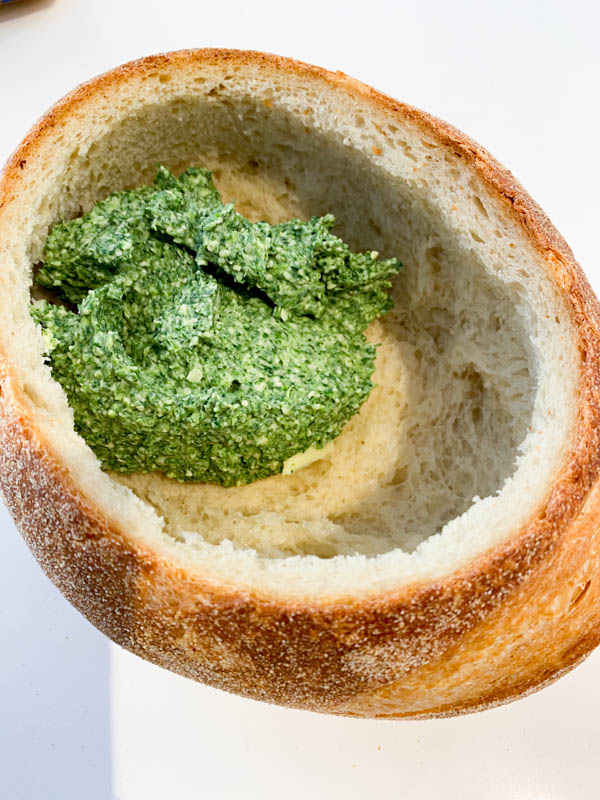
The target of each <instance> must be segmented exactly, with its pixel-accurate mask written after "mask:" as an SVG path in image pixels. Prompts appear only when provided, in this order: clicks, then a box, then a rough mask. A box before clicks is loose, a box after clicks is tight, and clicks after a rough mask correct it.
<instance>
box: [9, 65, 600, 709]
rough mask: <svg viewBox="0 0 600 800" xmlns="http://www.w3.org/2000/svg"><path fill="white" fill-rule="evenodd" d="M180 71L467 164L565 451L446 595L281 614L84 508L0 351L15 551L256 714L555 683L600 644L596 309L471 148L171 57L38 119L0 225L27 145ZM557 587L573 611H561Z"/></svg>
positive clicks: (434, 129) (453, 699) (351, 84)
mask: <svg viewBox="0 0 600 800" xmlns="http://www.w3.org/2000/svg"><path fill="white" fill-rule="evenodd" d="M196 62H197V63H202V64H207V63H209V64H220V63H223V64H225V63H227V64H235V65H237V66H240V67H244V66H245V65H251V66H253V67H255V68H256V67H258V68H260V69H265V70H267V71H271V72H272V71H274V70H277V71H279V72H282V71H283V72H286V71H287V72H289V73H293V74H295V75H301V76H302V77H303V78H304V79H305V80H307V81H325V82H327V83H328V84H330V85H331V86H333V87H335V88H336V89H337V90H338V91H339V92H340V93H342V94H344V93H345V94H346V95H347V96H349V97H360V98H362V99H363V100H366V101H368V102H369V103H371V104H372V105H373V107H376V108H378V109H380V110H384V111H385V112H386V114H388V115H389V116H390V118H394V117H396V118H397V119H398V120H400V121H402V120H407V119H409V120H411V121H412V122H414V123H417V124H418V125H419V126H420V127H421V129H422V131H423V134H424V135H425V136H427V137H429V138H430V139H431V140H433V141H435V142H437V143H440V144H442V145H444V146H445V147H448V148H450V149H451V150H452V152H453V153H454V154H455V155H456V156H458V157H460V158H463V159H465V161H466V162H467V163H468V164H470V165H471V167H472V169H473V170H475V171H476V172H477V174H478V175H479V176H480V177H481V178H482V179H483V180H484V181H485V182H486V184H487V185H488V186H489V187H490V189H491V190H492V191H493V192H494V194H495V195H496V196H497V197H498V198H500V199H501V201H502V202H503V203H504V204H505V206H506V208H507V209H508V210H509V213H510V214H511V215H512V217H513V218H514V219H515V220H517V221H518V222H519V224H520V226H521V229H522V231H523V234H524V235H525V236H527V237H528V238H529V240H530V241H531V242H532V243H533V244H534V246H535V247H536V248H537V250H538V252H539V254H540V263H543V264H545V265H546V267H547V269H548V270H549V274H550V275H551V278H552V280H553V281H554V282H555V283H556V285H557V287H558V288H559V290H560V292H561V294H562V295H563V296H564V298H565V299H566V301H567V303H568V307H569V310H570V313H571V319H572V324H573V326H574V327H575V328H576V330H577V336H578V339H579V350H580V354H581V365H580V368H581V382H580V400H579V419H578V424H577V428H576V431H575V433H574V435H573V442H572V448H571V452H570V454H569V457H568V459H567V462H566V464H565V466H564V468H563V470H562V472H561V474H560V475H559V476H558V478H557V480H556V482H555V484H554V486H553V487H552V491H551V492H550V494H549V496H548V498H547V501H546V503H545V504H544V505H543V507H542V508H540V509H539V511H538V513H537V514H536V515H535V516H534V517H532V518H531V519H530V520H529V521H528V523H527V524H526V525H525V526H524V527H523V528H522V529H521V530H520V531H515V533H514V535H513V536H512V537H511V539H510V541H509V542H508V543H507V544H505V545H503V546H500V547H497V548H494V549H492V550H490V551H488V552H487V553H485V554H484V555H483V556H481V557H480V558H479V559H478V560H477V561H476V562H473V563H471V564H469V565H468V566H467V567H466V568H464V569H463V570H460V571H458V572H456V573H454V574H453V575H452V576H450V577H449V578H448V579H446V580H442V581H439V582H438V583H435V584H421V585H411V586H408V587H403V588H402V589H401V590H398V591H397V592H396V593H393V592H389V593H386V594H382V595H373V596H369V597H368V598H363V599H361V600H356V601H355V602H339V601H338V602H331V601H329V602H326V601H320V602H317V601H315V602H313V603H308V602H303V601H300V600H291V599H290V600H288V601H286V600H285V599H282V598H281V597H280V596H278V597H275V596H269V594H268V593H267V592H262V593H260V596H259V594H258V593H250V592H247V591H239V590H236V589H235V588H232V587H227V586H220V585H218V584H216V583H210V584H209V583H208V582H207V581H206V580H203V579H201V578H200V577H199V576H197V575H194V574H191V573H187V572H185V571H184V570H182V569H181V568H179V567H177V566H176V565H175V564H174V563H171V562H168V561H166V560H165V559H164V558H161V557H159V556H158V555H157V554H156V553H153V552H151V551H150V549H149V548H148V547H147V546H145V545H143V544H141V543H140V542H138V541H134V540H133V539H132V538H130V537H129V536H128V533H127V531H125V530H123V529H122V528H121V527H120V525H119V523H118V520H110V519H108V518H106V516H105V515H103V514H101V513H100V512H99V511H97V510H96V509H94V508H93V506H92V504H91V503H90V501H89V499H87V498H86V497H85V496H84V495H83V494H82V492H81V491H80V490H79V489H78V488H77V487H76V486H75V485H74V484H73V482H72V481H71V479H70V478H69V476H68V475H67V473H66V470H65V469H64V468H63V467H61V462H60V455H59V454H57V453H55V452H53V451H52V450H51V448H50V447H49V445H48V444H47V443H45V442H44V441H43V439H42V437H41V436H40V434H39V432H38V431H37V429H36V426H35V420H33V419H30V418H29V417H28V415H27V412H26V408H27V406H26V404H25V403H24V402H23V398H21V397H20V395H19V392H18V390H17V389H16V388H15V382H14V381H12V380H11V365H10V363H8V362H7V360H6V358H4V357H3V354H1V353H0V380H1V383H0V390H1V396H0V487H1V489H2V492H3V495H4V498H5V501H6V504H7V506H8V508H9V509H10V511H11V513H12V515H13V517H14V519H15V522H16V524H17V526H18V527H19V529H20V530H21V531H22V532H23V535H24V537H25V539H26V541H27V543H28V545H29V546H30V548H31V550H32V551H33V553H34V554H35V556H36V557H37V559H38V560H39V561H40V564H41V565H42V567H43V568H44V570H45V571H46V573H47V574H48V575H49V577H50V578H51V579H52V580H53V581H54V582H55V583H56V585H57V586H58V587H59V588H60V589H61V591H63V593H64V594H65V596H66V597H67V598H68V599H69V600H70V601H71V602H72V603H73V604H74V605H75V606H76V607H77V608H79V609H80V610H81V611H82V613H84V614H85V615H86V617H88V619H90V620H91V621H92V622H93V623H94V624H95V625H96V626H97V627H99V628H100V629H101V630H102V631H103V632H105V633H106V634H107V635H108V636H110V637H111V638H112V639H113V640H114V641H116V642H118V643H119V644H121V645H122V646H124V647H126V648H128V649H130V650H132V651H133V652H135V653H137V654H139V655H141V656H143V657H144V658H147V659H149V660H151V661H153V662H155V663H157V664H160V665H162V666H164V667H167V668H169V669H171V670H173V671H175V672H178V673H180V674H182V675H186V676H188V677H192V678H195V679H197V680H201V681H204V682H206V683H209V684H211V685H213V686H217V687H220V688H223V689H226V690H228V691H233V692H237V693H240V694H244V695H246V696H249V697H254V698H257V699H261V700H266V701H270V702H275V703H282V704H287V705H294V706H298V707H304V708H311V709H318V710H322V711H323V710H326V711H331V712H334V713H343V714H354V715H369V716H390V717H392V716H419V717H423V716H429V715H447V714H455V713H459V712H461V711H467V710H475V709H477V708H480V707H487V706H489V705H492V704H496V703H499V702H505V701H507V700H509V699H513V698H515V697H518V696H519V695H521V694H523V693H526V692H528V691H531V690H533V689H534V688H535V687H536V686H541V685H543V684H545V683H547V682H549V681H551V680H552V679H554V678H556V677H558V676H559V675H560V674H562V672H564V671H565V670H566V669H568V668H570V667H571V666H572V665H574V664H575V663H577V662H578V661H579V660H581V659H582V658H583V657H584V656H585V654H586V653H587V652H589V650H590V649H591V648H593V647H595V646H596V645H597V644H598V642H599V641H600V623H599V620H598V611H597V610H596V609H598V607H599V604H598V597H597V595H598V592H599V591H600V589H598V586H597V583H598V582H597V581H595V580H594V579H593V576H594V573H595V570H596V569H597V566H598V539H599V534H600V523H598V522H596V520H597V519H598V518H600V514H599V513H598V512H599V511H600V508H599V506H600V490H599V489H598V474H599V470H600V441H599V439H600V406H599V403H598V400H599V397H600V369H599V366H598V365H599V355H600V353H599V345H598V341H599V336H598V333H599V327H600V316H599V315H600V308H599V306H598V302H597V300H596V298H595V297H594V295H593V293H592V291H591V289H590V287H589V285H588V283H587V281H586V279H585V276H584V275H583V273H582V271H581V269H580V267H579V266H578V264H577V263H576V262H575V260H574V258H573V255H572V253H571V251H570V250H569V248H568V246H567V245H566V243H565V242H564V240H563V239H562V238H561V236H560V235H559V234H558V232H557V231H556V230H555V229H554V228H553V226H552V225H551V223H550V222H549V220H548V219H547V218H546V217H545V215H544V214H543V212H542V211H541V210H540V209H539V207H538V206H537V205H536V204H535V203H534V202H533V201H532V200H531V198H530V197H529V196H528V195H527V194H526V193H525V191H524V190H523V189H522V188H521V187H520V186H519V184H518V183H517V182H516V181H515V180H514V178H513V177H512V175H511V174H510V173H509V172H508V171H506V170H505V169H504V168H503V167H501V166H500V165H499V164H498V163H497V162H496V161H495V160H494V159H493V158H492V157H491V156H490V155H489V154H488V153H487V152H486V151H485V150H483V148H481V147H480V146H479V145H477V144H476V143H474V142H472V141H470V140H469V139H468V138H467V137H465V136H464V135H463V134H461V133H460V132H458V131H456V130H455V129H454V128H452V127H451V126H449V125H447V124H446V123H444V122H441V121H439V120H436V119H435V118H433V117H430V116H429V115H427V114H425V113H423V112H421V111H418V110H417V109H414V108H412V107H410V106H407V105H404V104H401V103H399V102H397V101H395V100H393V99H391V98H389V97H386V96H384V95H382V94H380V93H378V92H376V91H375V90H374V89H371V88H370V87H367V86H365V85H364V84H361V83H359V82H358V81H355V80H352V79H350V78H348V77H347V76H345V75H344V74H342V73H331V72H327V71H325V70H322V69H319V68H316V67H312V66H309V65H307V64H303V63H300V62H296V61H291V60H287V59H282V58H280V57H277V56H272V55H266V54H261V53H253V52H241V51H230V50H197V51H180V52H176V53H171V54H166V55H159V56H152V57H149V58H147V59H142V60H140V61H136V62H132V63H130V64H127V65H124V66H122V67H119V68H118V69H116V70H114V71H112V72H110V73H107V74H105V75H102V76H100V77H99V78H96V79H94V80H92V81H91V82H89V83H87V84H85V85H83V86H81V87H79V88H78V89H76V90H75V91H74V92H72V93H71V94H70V95H68V96H67V97H66V98H64V99H63V100H61V101H60V102H59V103H58V104H57V105H56V106H55V107H54V108H53V109H51V110H50V111H49V112H48V114H46V115H45V116H44V117H43V118H42V120H41V121H40V122H39V123H38V124H37V125H36V126H35V127H34V128H33V129H32V131H31V132H30V133H29V134H28V136H27V137H26V138H25V140H24V141H23V143H22V145H21V146H20V147H19V148H18V150H17V152H16V153H15V154H14V155H13V157H12V158H11V159H10V160H9V162H8V164H7V165H6V168H5V170H4V173H3V175H2V177H1V178H0V217H1V215H2V209H3V207H4V206H8V205H9V204H10V201H11V197H12V196H13V195H14V194H15V193H16V192H18V189H19V181H20V179H21V175H22V174H23V173H24V172H25V171H26V170H27V168H28V163H29V162H30V161H35V159H36V157H37V151H38V148H39V147H40V143H41V142H42V141H43V140H44V138H45V137H46V136H49V135H51V133H52V130H53V128H54V127H55V126H57V125H59V124H60V122H61V120H62V119H63V118H65V117H66V116H68V115H71V114H73V113H74V112H76V111H77V109H78V107H80V106H85V104H86V102H88V101H89V100H90V99H91V98H93V97H95V96H97V95H98V93H104V92H110V90H111V87H114V86H115V85H117V84H118V83H119V82H121V81H127V80H128V78H129V77H130V76H131V75H139V74H141V73H144V72H152V71H156V70H158V69H162V68H169V69H177V68H178V67H179V66H180V65H189V64H190V63H196ZM588 580H589V581H591V583H586V582H587V581H588ZM574 583H575V584H576V587H577V586H578V587H580V588H579V589H578V592H579V595H578V596H576V597H574V598H571V596H570V595H571V594H572V593H573V588H572V585H573V584H574ZM549 587H550V590H554V601H555V604H554V606H552V603H551V602H550V600H551V599H552V591H550V594H549ZM565 593H569V597H568V598H567V600H568V602H567V601H566V600H565V597H566V595H565V597H563V595H564V594H565ZM561 603H562V605H561ZM534 630H535V646H532V645H531V644H530V643H528V636H529V632H530V631H534ZM531 636H532V638H533V634H531ZM490 663H494V674H493V675H490Z"/></svg>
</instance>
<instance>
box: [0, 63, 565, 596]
mask: <svg viewBox="0 0 600 800" xmlns="http://www.w3.org/2000/svg"><path fill="white" fill-rule="evenodd" d="M157 162H161V163H164V164H166V165H168V166H169V167H171V168H173V169H175V170H180V169H182V168H184V167H185V166H188V165H202V166H207V167H209V168H211V169H213V170H214V176H215V183H216V184H217V186H218V188H219V189H220V191H221V192H222V195H223V197H224V199H225V200H236V202H237V207H238V209H239V210H240V211H242V212H243V213H245V214H246V215H248V216H249V217H250V218H252V219H267V220H269V221H270V222H278V221H281V220H284V219H289V218H290V217H293V216H300V217H308V216H310V215H313V214H323V213H326V212H329V211H331V212H333V213H334V214H335V215H336V217H337V219H338V223H339V225H338V228H337V229H336V233H338V234H339V235H340V236H342V237H343V238H345V239H346V240H347V241H348V242H349V244H350V245H351V246H352V247H354V248H359V249H375V250H378V251H379V252H380V253H381V254H382V255H384V256H386V257H387V256H395V257H397V258H399V259H400V260H401V261H402V262H403V265H404V269H403V272H402V273H401V275H400V276H399V277H398V279H397V280H396V281H395V284H394V288H393V292H394V297H395V308H394V310H393V311H392V312H391V313H390V314H388V315H387V316H386V317H385V318H383V319H382V320H379V321H377V322H376V323H374V324H373V325H372V326H371V328H370V329H369V332H368V335H369V338H370V339H371V340H372V341H374V342H379V343H380V347H379V350H378V356H377V362H376V373H375V382H376V384H377V385H376V388H375V389H374V390H373V392H372V393H371V396H370V398H369V399H368V401H367V402H366V403H365V405H364V406H363V408H362V410H361V412H360V413H359V414H358V415H357V416H356V417H355V418H354V419H352V420H351V421H350V422H349V423H348V424H347V426H346V427H345V429H344V431H343V432H342V434H341V435H340V436H339V437H338V439H337V440H336V442H335V444H334V447H333V449H332V451H331V453H329V454H328V455H327V456H326V457H325V458H323V459H322V460H321V461H318V462H315V463H314V464H312V465H311V466H309V467H307V468H305V469H304V470H302V471H300V472H298V473H296V474H295V475H293V476H286V477H283V476H281V475H278V476H274V477H271V478H268V479H266V480H263V481H260V482H256V483H254V484H251V485H248V486H243V487H237V488H230V489H224V488H222V487H219V486H212V485H211V486H209V485H191V484H185V485H184V484H179V483H176V482H174V481H170V480H168V479H166V478H164V477H161V476H160V475H157V474H152V475H132V476H119V477H116V476H114V475H113V476H111V477H108V476H107V475H105V474H104V473H102V472H101V471H100V469H99V466H98V462H97V461H96V459H95V457H94V456H93V454H92V453H91V451H90V450H89V448H88V447H87V446H86V445H85V443H84V442H83V441H82V440H81V439H80V437H78V436H77V435H76V434H75V433H74V431H73V428H72V416H71V413H70V411H69V409H68V407H67V405H66V399H65V397H64V394H63V392H62V390H61V389H60V387H59V386H58V385H57V384H56V383H55V382H54V381H52V379H51V375H50V371H49V368H48V367H47V366H45V365H44V364H43V359H42V357H41V339H40V336H39V331H37V330H36V329H35V328H34V325H33V323H32V322H31V321H30V320H29V319H28V315H27V302H28V291H29V286H30V283H31V274H32V273H31V269H32V265H34V264H35V263H36V261H38V260H39V259H40V256H41V251H42V246H43V242H44V239H45V236H46V234H47V231H48V228H49V226H50V225H51V224H52V223H53V222H55V221H56V220H57V219H59V218H61V217H71V216H74V215H75V214H77V213H79V212H81V211H86V210H88V209H89V208H90V207H91V205H92V204H93V202H95V201H96V200H98V199H100V198H102V197H104V196H106V194H107V193H109V192H110V191H113V190H116V189H120V188H124V187H131V186H138V185H140V184H142V183H144V182H149V181H150V180H151V177H152V174H153V172H154V168H155V165H156V163H157ZM13 206H14V210H13V211H12V212H11V213H13V214H14V224H13V229H14V230H13V231H12V242H11V241H9V242H8V246H7V247H6V248H5V252H4V254H3V257H4V261H5V264H6V267H5V272H4V274H5V275H6V276H8V277H7V279H6V288H7V291H8V292H9V293H10V294H11V302H10V304H7V306H8V307H7V306H5V310H4V312H3V319H2V326H3V328H4V330H5V332H8V333H9V334H10V335H8V336H4V346H5V347H6V349H7V350H8V351H12V359H13V361H14V362H15V363H18V364H19V365H20V370H21V377H22V386H23V388H24V390H25V392H26V393H27V396H28V397H29V400H30V402H31V404H32V405H33V406H35V407H36V416H37V419H38V420H39V425H40V429H41V430H42V432H43V434H44V435H45V436H46V437H47V438H48V439H49V440H50V442H51V443H52V445H53V447H54V448H55V450H56V452H57V453H60V455H61V458H62V459H63V460H64V462H65V463H66V464H67V466H68V468H69V470H70V472H71V474H72V476H73V479H74V480H75V481H76V482H77V483H78V484H79V485H80V486H81V487H82V488H83V489H84V490H85V492H86V493H87V494H88V495H90V496H92V497H93V498H94V500H95V502H96V503H98V505H99V506H100V507H102V508H103V509H104V510H105V512H106V513H107V514H108V515H109V516H113V517H114V515H115V514H118V515H119V520H120V522H121V524H124V525H127V526H129V530H130V531H131V535H135V536H140V537H143V538H145V539H147V540H148V541H149V542H152V543H153V545H154V546H157V547H158V546H160V547H161V548H163V549H164V550H165V551H168V552H170V553H171V554H172V555H176V556H177V557H178V558H180V559H182V560H184V561H185V562H186V564H188V565H189V564H190V563H192V562H194V563H195V564H196V565H197V566H198V568H199V569H203V568H205V569H209V568H210V570H211V574H212V575H213V576H217V577H218V576H219V575H221V576H225V577H226V578H227V579H228V580H234V579H235V580H238V579H239V580H244V581H246V582H248V583H253V582H254V581H260V582H261V585H262V586H271V587H277V586H279V587H285V590H286V591H288V592H289V591H293V590H294V589H293V588H291V587H292V584H293V585H294V587H295V588H296V589H297V590H298V591H305V590H307V589H308V588H309V589H310V590H311V591H313V592H314V591H317V590H318V589H319V587H320V588H322V590H323V591H338V590H339V591H345V590H349V587H351V589H352V591H353V592H356V591H357V590H359V589H360V587H361V586H363V587H364V588H365V590H366V589H368V588H370V587H373V588H375V586H381V585H382V584H385V583H386V582H387V583H389V582H391V581H393V582H394V583H395V584H398V582H399V581H400V582H401V581H402V580H404V579H406V580H409V579H414V578H415V577H420V576H426V575H427V576H432V575H436V574H441V573H443V572H445V571H446V570H449V569H452V568H454V567H456V566H458V565H459V564H460V563H463V562H464V561H465V560H467V559H470V558H472V557H473V555H474V554H476V553H478V552H482V551H483V550H485V549H486V548H487V547H489V546H490V545H491V544H494V543H496V542H498V541H499V540H501V539H502V537H503V536H505V535H508V534H509V533H510V532H511V531H513V530H514V529H515V527H517V526H518V525H519V524H521V522H522V521H523V520H525V519H527V517H528V516H529V515H530V514H531V513H532V511H533V510H535V508H537V507H538V506H539V505H540V503H541V502H542V501H543V500H544V499H545V496H546V494H547V492H548V489H549V486H550V484H551V483H552V478H553V475H554V474H555V473H556V471H557V470H558V468H559V467H560V466H561V463H562V461H563V459H564V456H565V446H566V445H565V443H566V442H567V439H568V434H569V431H570V429H571V426H572V425H573V416H574V411H573V409H574V408H575V392H576V385H577V377H578V376H577V374H576V371H575V367H574V366H573V365H574V364H575V359H574V357H573V352H574V351H573V348H574V345H573V342H572V337H571V335H570V333H569V331H570V322H569V320H568V318H567V312H566V309H565V308H564V305H563V302H562V300H561V299H560V297H559V295H558V293H557V291H556V289H555V287H554V286H553V285H552V283H551V281H550V280H549V278H548V276H547V275H546V273H545V266H544V264H543V263H542V262H541V260H540V256H539V254H538V252H537V251H536V250H535V249H534V247H533V246H532V245H531V244H530V243H529V241H528V240H527V239H526V238H525V236H524V235H523V233H522V231H521V230H520V229H519V228H518V227H517V225H516V223H515V220H514V217H513V216H511V215H510V214H509V212H508V210H507V209H506V208H505V206H504V204H503V203H502V202H501V201H500V199H499V198H498V196H497V195H494V194H493V193H492V192H491V191H490V190H489V189H488V188H487V186H486V185H485V184H484V182H483V181H482V180H481V178H480V177H478V175H477V174H476V173H475V172H474V171H473V169H472V167H469V166H467V165H465V164H464V163H463V159H462V158H461V157H460V155H458V154H456V153H454V152H452V151H451V150H450V149H449V148H448V147H447V146H445V145H442V144H441V143H439V142H438V141H437V140H436V139H435V136H434V135H433V133H428V132H424V129H423V128H422V127H420V126H419V125H418V124H417V123H415V122H411V121H410V119H409V116H408V115H407V116H406V118H405V119H401V116H400V115H393V114H392V113H391V112H389V111H385V110H383V109H379V108H377V107H376V106H375V105H374V104H373V103H372V101H370V100H368V99H364V98H363V99H358V98H357V97H353V96H351V95H350V94H348V95H346V94H345V93H344V92H343V91H342V90H341V89H339V88H338V89H335V88H332V87H331V86H330V85H329V84H328V83H327V82H326V81H325V80H323V79H320V78H316V77H314V76H313V77H312V78H310V79H308V78H306V79H304V80H301V79H300V77H298V76H295V75H293V74H287V73H286V74H285V75H284V74H281V75H280V74H278V73H277V72H274V71H273V70H272V69H266V68H261V67H258V66H256V65H250V66H248V65H247V66H245V67H244V68H243V69H242V70H241V71H240V68H239V65H238V66H237V67H236V66H232V67H231V68H228V67H227V66H222V65H217V66H210V65H203V66H201V67H195V68H194V67H193V65H186V66H185V67H182V68H180V69H179V70H174V69H173V68H165V71H163V72H161V71H160V70H158V69H157V70H155V71H154V72H151V71H150V72H148V71H147V72H145V73H143V74H141V75H139V76H133V77H130V78H127V79H123V81H122V82H121V83H116V84H115V86H114V87H113V88H112V89H111V91H110V92H108V93H106V96H101V95H100V94H99V95H98V96H96V97H94V99H93V100H90V101H88V102H87V105H86V104H83V105H82V106H81V109H80V110H79V111H78V112H72V113H71V115H70V116H69V117H68V118H67V120H66V121H65V123H64V125H61V126H58V128H57V129H56V130H55V131H54V132H53V133H52V134H50V135H49V139H48V145H47V157H46V159H45V161H43V163H42V160H40V164H39V167H38V168H37V173H36V175H35V178H32V179H30V180H29V183H27V184H25V185H24V187H23V189H22V191H21V194H20V196H19V198H18V200H16V201H15V202H14V203H13ZM15 231H16V232H17V234H18V235H16V234H15ZM5 240H6V237H5ZM7 241H8V240H7ZM9 355H11V353H10V352H9ZM125 487H126V488H125ZM129 490H132V491H129ZM298 556H303V557H304V558H300V559H299V558H297V557H298ZM370 556H378V557H377V558H369V557H370ZM342 557H345V558H342ZM340 558H342V560H340ZM341 565H343V568H342V566H341ZM292 574H293V575H294V581H290V576H291V575H292Z"/></svg>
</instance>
